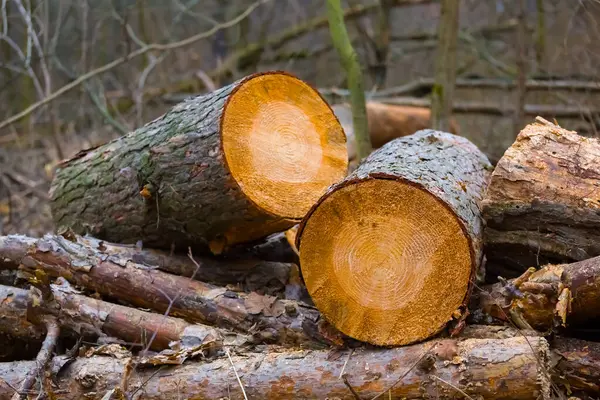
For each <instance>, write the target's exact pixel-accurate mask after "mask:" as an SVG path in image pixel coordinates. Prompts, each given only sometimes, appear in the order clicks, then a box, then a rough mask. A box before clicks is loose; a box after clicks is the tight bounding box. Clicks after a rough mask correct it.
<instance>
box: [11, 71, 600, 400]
mask: <svg viewBox="0 0 600 400" xmlns="http://www.w3.org/2000/svg"><path fill="white" fill-rule="evenodd" d="M397 112H399V111H397ZM369 118H371V114H369ZM402 120H403V118H401V117H399V116H398V118H397V121H402ZM384 124H388V122H385V123H384ZM373 126H374V125H373ZM396 132H402V133H400V134H394V135H393V136H394V137H390V138H389V139H386V140H383V141H382V142H381V143H379V144H378V146H377V147H379V148H378V149H377V150H375V151H374V152H373V153H372V154H371V155H370V156H369V157H367V158H366V159H364V160H362V161H361V162H360V163H359V165H357V167H356V168H355V169H354V170H353V171H352V172H349V168H348V167H349V162H351V160H350V159H351V156H350V154H349V152H348V148H347V141H346V135H345V133H346V134H347V133H348V132H345V130H344V129H343V127H342V124H341V123H340V120H339V119H338V118H337V117H336V113H335V112H334V111H333V110H332V108H330V107H329V105H328V104H327V103H326V102H325V101H324V99H323V98H322V97H321V95H320V94H319V93H318V92H317V91H315V90H314V89H312V88H311V87H310V86H309V85H307V84H306V83H304V82H302V81H301V80H299V79H297V78H295V77H293V76H291V75H289V74H286V73H282V72H269V73H260V74H255V75H251V76H248V77H245V78H243V79H241V80H239V81H237V82H235V83H233V84H231V85H229V86H226V87H223V88H221V89H219V90H216V91H215V92H213V93H210V94H207V95H204V96H200V97H196V98H192V99H189V100H187V101H185V102H183V103H181V104H179V105H177V106H175V107H174V108H173V109H172V110H170V111H169V112H168V113H166V114H165V115H164V116H162V117H160V118H158V119H156V120H154V121H152V122H150V123H148V124H147V125H145V126H143V127H141V128H139V129H137V130H136V131H133V132H131V133H130V134H128V135H126V136H123V137H121V138H118V139H116V140H114V141H112V142H109V143H106V144H104V145H102V146H99V147H97V148H93V149H87V150H85V151H82V152H80V153H79V154H77V155H76V156H74V157H73V158H71V159H69V160H66V161H64V162H63V163H62V164H61V165H60V166H59V168H58V169H57V172H56V174H55V177H54V180H53V183H52V188H51V208H52V213H53V216H54V219H55V222H56V232H54V233H48V234H47V235H45V236H44V237H41V238H33V237H27V236H22V235H10V236H4V237H0V399H26V398H28V399H37V398H48V399H73V400H74V399H103V400H104V399H188V398H197V399H221V398H228V399H262V398H277V399H317V398H318V399H326V398H329V399H378V398H380V399H401V398H411V399H412V398H415V399H416V398H468V399H473V398H483V399H488V398H489V399H538V398H543V399H549V398H567V396H579V397H580V398H588V397H589V398H597V397H598V396H600V343H595V342H594V341H593V339H594V338H596V339H598V338H600V333H599V334H596V336H595V334H594V327H595V326H596V325H598V324H597V321H599V320H600V318H598V317H600V245H598V244H597V243H599V242H600V240H598V239H600V238H598V237H597V236H599V235H600V233H599V232H600V219H599V218H600V217H599V215H600V212H599V210H600V164H598V163H597V162H596V161H597V159H598V156H600V142H599V141H598V140H596V139H590V138H584V137H582V136H579V135H578V134H577V133H575V132H571V131H567V130H565V129H562V128H561V127H560V126H558V125H556V124H553V123H551V122H548V121H546V120H544V119H542V118H537V119H536V121H535V122H533V123H531V124H529V125H527V126H526V127H525V128H524V129H523V130H522V131H521V133H520V134H519V135H518V137H517V138H516V140H515V142H514V144H513V145H512V146H511V147H510V148H509V149H508V150H507V151H506V153H505V155H504V156H503V158H502V159H501V160H500V161H499V163H498V164H497V165H496V166H495V167H493V166H492V165H491V164H490V163H489V161H488V159H487V158H486V156H485V155H484V154H483V153H482V152H481V151H480V150H479V149H478V148H477V147H476V146H475V145H473V144H472V143H471V142H469V141H468V140H467V139H465V138H463V137H461V136H460V135H459V134H458V132H457V131H454V132H452V133H450V132H439V131H434V130H431V129H427V128H425V127H420V128H419V129H418V130H417V131H416V132H414V130H411V129H407V128H406V127H398V129H397V130H396ZM598 332H600V331H598ZM584 336H585V337H584ZM589 340H592V341H589Z"/></svg>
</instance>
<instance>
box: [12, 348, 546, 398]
mask: <svg viewBox="0 0 600 400" xmlns="http://www.w3.org/2000/svg"><path fill="white" fill-rule="evenodd" d="M424 355H425V356H424ZM547 357H548V344H547V342H546V340H545V339H543V338H541V337H527V338H525V337H515V338H508V339H465V340H452V339H445V340H439V341H435V342H426V343H421V344H416V345H412V346H406V347H399V348H391V349H372V350H368V349H356V350H354V351H353V352H352V353H349V350H347V351H339V352H337V353H332V352H330V351H325V350H323V351H297V350H294V351H289V352H279V351H276V350H273V349H271V351H268V352H266V353H244V354H241V355H240V356H236V355H233V356H232V360H231V362H230V361H229V360H228V358H227V357H223V358H220V359H216V360H213V361H200V362H186V363H185V364H184V365H181V366H162V368H161V369H160V370H158V369H157V368H158V367H152V368H137V369H136V371H135V372H133V373H131V375H130V377H129V379H128V381H127V387H128V391H127V392H128V393H129V394H131V393H133V391H137V396H140V397H139V398H143V399H147V400H152V399H161V400H170V399H173V400H175V399H184V398H202V399H219V398H231V399H239V398H243V394H242V392H241V389H240V385H239V384H238V383H237V381H236V378H235V375H234V373H233V368H235V371H236V372H237V374H238V375H239V376H240V380H241V383H242V385H243V387H244V390H245V392H246V394H247V396H248V398H249V399H280V400H283V399H325V398H330V399H333V398H335V399H344V400H351V399H355V397H354V395H353V394H352V392H351V391H350V389H349V388H348V387H347V386H346V385H345V384H344V380H343V379H341V378H340V373H342V372H343V374H344V375H345V377H346V380H347V382H348V384H349V385H351V386H352V388H353V390H354V391H355V392H356V393H357V394H358V395H359V396H360V398H362V399H373V398H378V399H381V400H384V399H390V398H391V399H402V398H406V399H421V398H440V399H461V398H464V397H465V396H464V394H463V393H461V392H459V391H457V390H456V388H458V389H460V391H462V392H464V393H466V394H467V395H469V396H471V397H472V398H480V397H481V398H485V399H540V398H541V399H545V398H548V397H549V391H550V385H549V379H548V378H547ZM127 363H128V359H116V358H113V357H103V356H93V357H91V358H79V359H77V360H75V361H74V362H72V363H70V364H68V365H66V366H65V367H64V368H63V369H62V371H61V373H60V375H59V376H57V377H56V378H55V381H56V382H57V387H54V388H53V389H52V390H53V391H54V392H55V395H56V396H57V398H60V399H61V400H70V399H73V400H75V399H77V400H79V399H83V398H86V399H90V400H91V399H101V398H102V396H104V395H105V394H106V393H107V392H108V391H109V390H111V389H114V388H115V387H120V382H121V379H122V377H123V373H124V370H125V365H126V364H127ZM415 364H416V365H415ZM344 365H345V366H344ZM30 366H31V362H27V361H24V362H15V363H0V378H1V380H0V399H4V398H6V396H7V395H8V394H10V393H11V390H10V388H8V387H7V385H5V384H3V383H2V380H4V381H6V382H8V383H10V384H11V385H12V386H18V385H19V382H20V380H21V379H23V376H24V373H25V371H27V369H28V368H30Z"/></svg>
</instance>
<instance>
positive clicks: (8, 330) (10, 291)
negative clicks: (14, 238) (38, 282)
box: [0, 257, 45, 341]
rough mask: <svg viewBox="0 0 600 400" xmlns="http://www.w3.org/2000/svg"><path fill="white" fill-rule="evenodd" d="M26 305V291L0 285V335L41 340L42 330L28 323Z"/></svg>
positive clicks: (27, 300)
mask: <svg viewBox="0 0 600 400" xmlns="http://www.w3.org/2000/svg"><path fill="white" fill-rule="evenodd" d="M0 258H1V257H0ZM28 305H29V295H28V292H27V290H24V289H19V288H15V287H10V286H4V285H0V333H3V334H7V335H11V336H14V337H18V338H29V339H31V340H36V341H37V340H41V339H42V338H43V337H44V334H45V331H44V328H43V327H40V326H38V325H36V324H34V323H32V322H31V321H29V319H28Z"/></svg>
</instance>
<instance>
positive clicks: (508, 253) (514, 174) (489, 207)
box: [482, 117, 600, 271]
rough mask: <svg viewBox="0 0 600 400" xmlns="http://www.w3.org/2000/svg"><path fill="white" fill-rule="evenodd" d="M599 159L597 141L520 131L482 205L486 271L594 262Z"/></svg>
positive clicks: (598, 237) (599, 250) (598, 247)
mask: <svg viewBox="0 0 600 400" xmlns="http://www.w3.org/2000/svg"><path fill="white" fill-rule="evenodd" d="M599 157H600V141H598V139H594V138H586V137H583V136H579V135H578V134H577V133H576V132H573V131H568V130H565V129H562V128H561V127H559V126H557V125H555V124H553V123H551V122H548V121H546V120H544V119H542V118H539V117H538V119H537V120H536V122H535V123H532V124H529V125H527V127H525V129H523V130H522V131H521V133H520V134H519V135H518V136H517V139H516V141H515V143H514V144H513V145H512V146H511V147H510V148H509V149H508V150H507V151H506V153H505V154H504V156H503V157H502V158H501V160H500V161H499V163H498V165H497V167H496V169H495V170H494V173H493V174H492V179H491V182H490V186H489V188H488V190H487V193H486V195H485V198H484V200H483V202H482V212H483V216H484V218H485V220H486V223H487V227H486V230H485V245H486V257H487V259H488V261H489V263H490V264H489V265H490V270H491V271H493V268H492V267H493V264H505V265H509V266H512V267H513V268H518V269H520V270H521V271H523V270H525V269H526V268H528V267H531V266H539V265H543V264H547V263H562V262H572V261H580V260H584V259H587V258H591V257H595V256H598V255H600V213H599V210H600V164H598V162H597V161H598V159H600V158H599Z"/></svg>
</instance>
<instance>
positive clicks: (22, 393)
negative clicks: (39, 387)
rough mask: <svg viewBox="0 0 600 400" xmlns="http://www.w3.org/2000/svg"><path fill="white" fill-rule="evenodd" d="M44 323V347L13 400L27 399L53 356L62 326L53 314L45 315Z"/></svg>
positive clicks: (41, 378)
mask: <svg viewBox="0 0 600 400" xmlns="http://www.w3.org/2000/svg"><path fill="white" fill-rule="evenodd" d="M44 325H45V326H46V338H45V339H44V342H43V343H42V348H41V349H40V352H39V353H38V355H37V357H36V359H35V362H34V364H33V365H32V366H31V369H30V370H29V371H28V372H27V375H26V376H25V379H24V380H23V382H22V383H21V386H20V387H19V391H18V393H15V394H14V395H13V397H12V399H11V400H22V399H26V398H27V395H28V393H29V392H30V390H31V388H32V387H33V385H34V383H35V381H36V379H37V378H40V380H43V377H42V375H43V373H44V370H45V369H46V366H47V365H48V362H49V361H50V358H51V357H52V352H53V351H54V347H55V346H56V342H57V341H58V336H59V335H60V328H59V326H58V323H57V321H56V318H54V317H51V316H46V317H44Z"/></svg>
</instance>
